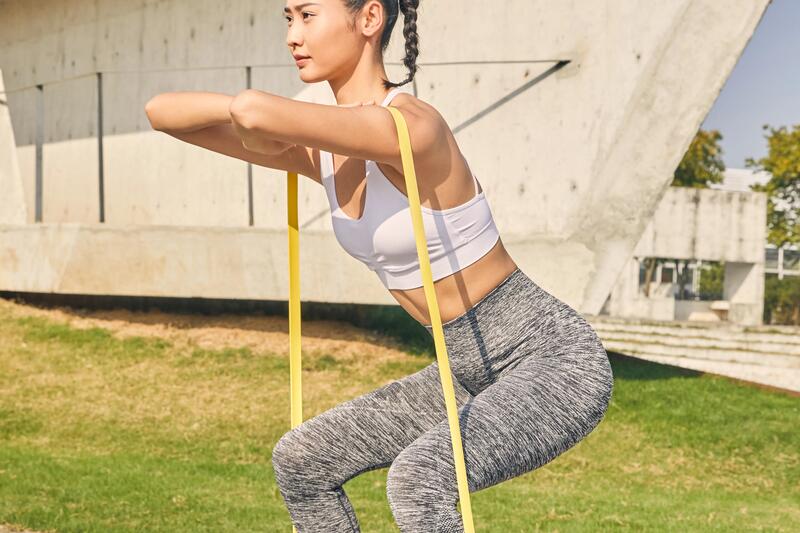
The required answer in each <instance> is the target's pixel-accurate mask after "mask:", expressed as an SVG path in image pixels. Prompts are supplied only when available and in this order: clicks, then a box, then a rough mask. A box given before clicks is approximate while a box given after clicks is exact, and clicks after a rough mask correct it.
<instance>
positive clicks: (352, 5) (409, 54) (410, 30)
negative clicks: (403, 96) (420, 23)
mask: <svg viewBox="0 0 800 533" xmlns="http://www.w3.org/2000/svg"><path fill="white" fill-rule="evenodd" d="M380 2H381V4H383V8H384V9H385V10H386V13H388V17H387V21H386V26H385V27H384V28H383V34H382V35H381V53H383V52H385V51H386V48H387V47H388V46H389V38H390V37H391V36H392V30H393V29H394V25H395V23H396V22H397V17H398V14H399V11H402V12H403V19H405V25H404V26H403V36H405V38H406V56H405V57H404V58H403V64H405V66H406V68H408V72H409V74H408V77H407V78H406V79H405V80H403V81H402V82H400V83H392V82H391V81H389V80H383V87H384V88H386V89H391V88H392V87H400V86H401V85H405V84H406V83H408V82H410V81H411V80H413V79H414V74H415V73H416V72H417V70H418V69H419V67H418V66H417V56H418V55H419V36H418V35H417V8H418V7H419V0H380ZM344 3H345V6H346V7H347V9H348V10H349V11H350V12H351V13H352V14H354V15H355V14H356V13H358V12H359V11H360V10H361V8H363V7H364V4H366V3H367V0H344Z"/></svg>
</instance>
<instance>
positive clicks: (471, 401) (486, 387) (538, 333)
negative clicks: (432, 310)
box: [272, 269, 613, 533]
mask: <svg viewBox="0 0 800 533" xmlns="http://www.w3.org/2000/svg"><path fill="white" fill-rule="evenodd" d="M425 327H426V328H427V329H428V331H429V332H430V333H431V334H433V329H432V327H431V326H425ZM444 332H445V343H446V345H447V353H448V359H449V361H450V370H451V372H452V376H453V386H454V387H455V392H456V402H457V404H458V406H459V424H460V429H461V439H462V443H463V446H464V460H465V464H466V470H467V480H468V485H469V490H470V492H474V491H478V490H481V489H484V488H486V487H491V486H492V485H496V484H497V483H500V482H502V481H505V480H507V479H511V478H513V477H516V476H519V475H521V474H524V473H526V472H530V471H532V470H534V469H536V468H538V467H540V466H542V465H544V464H546V463H548V462H549V461H551V460H553V459H554V458H555V457H556V456H558V455H559V454H561V453H563V452H564V451H566V450H568V449H569V448H571V447H572V446H574V445H575V444H576V443H577V442H578V441H580V440H581V439H582V438H584V437H585V436H586V435H587V434H589V432H591V431H592V429H594V427H595V426H596V425H597V424H598V423H599V422H600V420H601V419H602V418H603V416H604V415H605V412H606V409H607V407H608V403H609V401H610V399H611V391H612V386H613V376H612V373H611V365H610V364H609V361H608V356H607V355H606V352H605V350H604V349H603V345H602V344H601V342H600V340H599V339H598V337H597V335H596V334H595V332H594V330H593V329H592V328H591V326H590V325H589V324H588V323H587V322H586V320H584V319H583V317H581V316H580V315H579V314H578V313H577V312H576V311H575V310H574V309H572V308H571V307H569V306H568V305H567V304H565V303H564V302H562V301H561V300H558V299H557V298H555V297H554V296H552V295H551V294H550V293H548V292H546V291H545V290H544V289H542V288H541V287H539V286H538V285H537V284H536V283H534V282H533V281H532V280H531V279H530V278H529V277H528V276H527V275H525V274H524V273H523V272H522V271H521V270H520V269H516V270H515V271H514V272H513V273H512V274H511V275H510V276H509V277H507V278H506V279H505V280H504V281H502V282H501V283H500V284H499V285H498V286H497V287H495V288H494V289H492V291H491V292H489V293H488V294H487V295H486V296H485V297H484V298H483V299H481V300H480V301H479V302H478V303H477V304H476V305H475V306H473V307H472V308H471V309H470V310H469V311H467V312H466V313H465V314H463V315H461V316H459V317H457V318H455V319H453V320H451V321H449V322H446V323H445V324H444ZM272 464H273V467H274V470H275V478H276V481H277V483H278V487H279V489H280V491H281V494H282V496H283V499H284V502H285V503H286V506H287V509H288V511H289V515H290V516H291V519H292V521H293V523H294V525H295V527H296V528H297V531H298V532H299V533H339V532H342V533H345V532H346V533H353V532H360V531H361V530H360V528H359V524H358V519H357V518H356V514H355V512H354V510H353V507H352V505H351V504H350V500H349V499H348V497H347V495H346V494H345V492H344V490H343V489H342V485H343V484H344V483H345V482H346V481H348V480H349V479H352V478H353V477H355V476H357V475H359V474H361V473H363V472H366V471H368V470H374V469H377V468H382V467H386V466H390V465H391V466H390V468H389V472H388V477H387V483H386V491H387V497H388V502H389V506H390V508H391V511H392V513H393V515H394V518H395V520H396V522H397V526H398V527H399V529H400V531H401V532H402V533H451V532H463V531H464V526H463V523H462V520H461V514H460V513H459V512H458V510H457V508H456V504H457V503H458V488H457V482H456V472H455V466H454V463H453V449H452V444H451V441H450V426H449V424H448V421H447V411H446V408H445V403H444V397H443V394H442V386H441V380H440V379H439V368H438V363H437V362H433V363H431V364H430V365H428V366H427V367H425V368H424V369H422V370H420V371H418V372H416V373H414V374H411V375H409V376H406V377H403V378H401V379H398V380H396V381H393V382H391V383H389V384H387V385H384V386H382V387H380V388H378V389H376V390H374V391H372V392H369V393H367V394H364V395H363V396H359V397H357V398H354V399H352V400H349V401H346V402H344V403H342V404H340V405H337V406H336V407H333V408H332V409H330V410H328V411H325V412H324V413H321V414H319V415H317V416H315V417H313V418H310V419H308V420H307V421H305V422H304V423H303V424H301V425H300V426H298V427H296V428H294V429H292V430H291V431H289V432H288V433H286V434H285V435H284V436H283V437H282V438H281V439H280V440H279V441H278V443H277V444H276V445H275V448H274V449H273V452H272ZM520 512H522V513H524V512H526V510H525V509H521V510H520ZM528 512H529V511H528ZM481 526H482V525H481V524H480V523H478V522H477V521H476V523H475V528H476V529H477V530H478V531H480V530H481Z"/></svg>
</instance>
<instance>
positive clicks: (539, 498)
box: [0, 311, 800, 533]
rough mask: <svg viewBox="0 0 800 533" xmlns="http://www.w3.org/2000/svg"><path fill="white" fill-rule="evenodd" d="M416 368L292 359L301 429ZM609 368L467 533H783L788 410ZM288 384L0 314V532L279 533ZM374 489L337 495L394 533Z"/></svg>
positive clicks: (280, 367) (218, 360)
mask: <svg viewBox="0 0 800 533" xmlns="http://www.w3.org/2000/svg"><path fill="white" fill-rule="evenodd" d="M431 344H432V342H431ZM356 361H357V359H356ZM430 362H431V359H430V357H425V356H419V355H409V356H408V358H407V360H403V361H399V362H398V361H397V360H393V361H387V362H386V363H385V364H381V365H379V366H377V367H376V368H378V369H379V372H378V373H377V374H378V375H366V373H364V372H359V369H358V368H355V367H354V364H355V363H353V359H346V358H340V357H337V356H336V354H331V353H310V354H306V353H304V376H303V379H304V383H303V384H304V394H305V395H306V396H305V400H306V406H305V413H304V414H305V417H306V418H308V417H310V416H313V414H315V413H318V412H321V411H323V410H325V409H327V408H329V407H331V406H333V405H335V404H336V403H339V402H341V401H344V400H346V399H348V398H347V397H343V396H342V395H341V393H340V392H337V391H338V389H337V384H338V383H341V380H358V385H359V390H360V391H362V392H367V391H369V390H372V389H373V388H374V387H375V386H377V385H378V384H379V383H382V382H385V381H386V380H388V379H394V378H399V377H402V376H403V375H407V374H409V373H411V372H414V371H416V370H418V369H420V368H422V367H424V366H425V365H427V364H428V363H430ZM612 365H613V370H614V374H615V388H614V395H613V398H612V402H611V405H610V407H609V411H608V413H607V414H606V417H605V419H604V421H603V422H602V423H601V424H600V425H599V426H598V427H597V429H596V430H595V431H594V432H593V433H592V434H590V435H589V436H588V437H587V438H586V439H584V440H583V441H582V442H580V443H579V444H578V445H577V446H575V447H574V448H572V449H571V450H569V451H567V452H566V453H564V454H563V455H561V456H560V457H558V458H557V459H556V460H554V461H552V462H551V463H549V464H547V465H545V466H544V467H542V468H540V469H538V470H536V471H534V472H531V473H529V474H526V475H524V476H520V477H518V478H515V479H512V480H510V481H507V482H505V483H501V484H500V485H496V486H494V487H490V488H488V489H485V490H482V491H479V492H477V493H473V494H472V507H473V512H474V515H475V526H476V529H477V531H479V532H489V531H492V532H528V531H559V532H567V531H681V532H683V531H793V530H794V531H796V526H797V524H798V523H800V510H798V502H800V432H798V429H797V428H798V427H800V399H799V398H797V397H790V396H788V395H784V394H781V393H778V392H772V391H765V390H762V389H757V388H753V387H748V386H744V385H742V384H739V383H735V382H732V381H729V380H725V379H722V378H717V377H713V376H705V375H701V374H698V373H696V372H692V371H686V370H680V369H675V368H671V367H668V366H663V365H658V364H655V363H649V362H644V361H638V360H635V359H632V358H627V357H621V356H616V355H614V354H612ZM288 371H289V367H288V359H287V356H286V354H285V353H284V354H275V353H262V352H258V351H253V350H251V349H249V348H236V349H227V350H209V349H201V348H198V347H192V346H189V347H183V348H179V347H177V346H173V345H172V344H171V343H170V342H167V341H165V340H162V339H158V338H143V337H134V338H127V339H122V338H117V337H115V336H114V335H113V334H112V333H111V332H109V331H105V330H103V329H99V328H92V329H73V328H71V327H69V326H66V325H61V324H58V323H55V322H50V321H47V320H45V319H42V318H35V317H25V318H15V317H11V316H10V315H3V314H2V311H0V524H2V523H11V524H19V525H24V526H26V527H29V528H32V529H36V530H48V529H50V530H55V531H59V532H95V531H96V532H123V531H124V532H128V531H164V532H181V531H187V532H189V531H191V532H201V531H214V532H222V531H231V532H237V533H238V532H246V531H281V532H288V531H291V524H290V522H289V519H288V515H287V513H286V511H285V507H284V504H283V500H282V499H281V496H280V493H279V492H278V490H277V487H276V486H275V483H274V477H273V472H272V469H271V463H270V453H271V450H272V447H273V446H274V444H275V442H276V441H277V439H278V438H279V437H280V436H281V435H282V434H283V433H284V432H285V431H287V430H288V412H289V407H288V398H289V394H288ZM316 391H319V392H316ZM386 472H387V469H381V470H376V471H371V472H367V473H365V474H362V475H360V476H358V477H356V478H354V479H353V480H351V481H349V482H348V483H347V484H345V489H346V491H347V493H348V495H349V496H350V499H351V501H352V502H353V505H354V506H355V508H356V511H357V513H358V516H359V520H360V522H361V528H362V530H363V531H364V532H365V533H372V532H397V531H398V529H397V527H396V526H395V525H394V523H393V520H392V516H391V512H390V510H389V507H388V504H387V501H386V496H385V492H384V490H385V481H386ZM793 528H795V529H793Z"/></svg>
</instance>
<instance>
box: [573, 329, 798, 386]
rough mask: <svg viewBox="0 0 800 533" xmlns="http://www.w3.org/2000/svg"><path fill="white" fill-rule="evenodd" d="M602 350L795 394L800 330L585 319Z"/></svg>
mask: <svg viewBox="0 0 800 533" xmlns="http://www.w3.org/2000/svg"><path fill="white" fill-rule="evenodd" d="M585 318H586V320H587V321H588V322H589V324H591V326H592V327H593V328H594V329H595V331H596V332H597V334H598V336H599V337H600V340H601V341H602V342H603V346H605V348H606V350H608V351H610V352H617V353H621V354H625V355H630V356H633V357H638V358H640V359H645V360H648V361H653V362H657V363H663V364H670V365H674V366H679V367H682V368H689V369H692V370H698V371H701V372H709V373H712V374H720V375H725V376H730V377H733V378H737V379H742V380H746V381H752V382H755V383H763V384H765V385H771V386H773V387H780V388H783V389H788V390H791V391H797V392H800V328H798V327H791V326H777V327H776V326H739V325H736V324H729V323H698V322H687V321H674V322H671V321H657V320H647V319H627V318H618V317H608V316H606V315H588V316H585Z"/></svg>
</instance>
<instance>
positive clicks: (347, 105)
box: [339, 100, 375, 107]
mask: <svg viewBox="0 0 800 533" xmlns="http://www.w3.org/2000/svg"><path fill="white" fill-rule="evenodd" d="M374 104H375V100H370V101H369V102H356V103H355V104H342V105H340V106H339V107H359V106H362V105H374Z"/></svg>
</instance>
